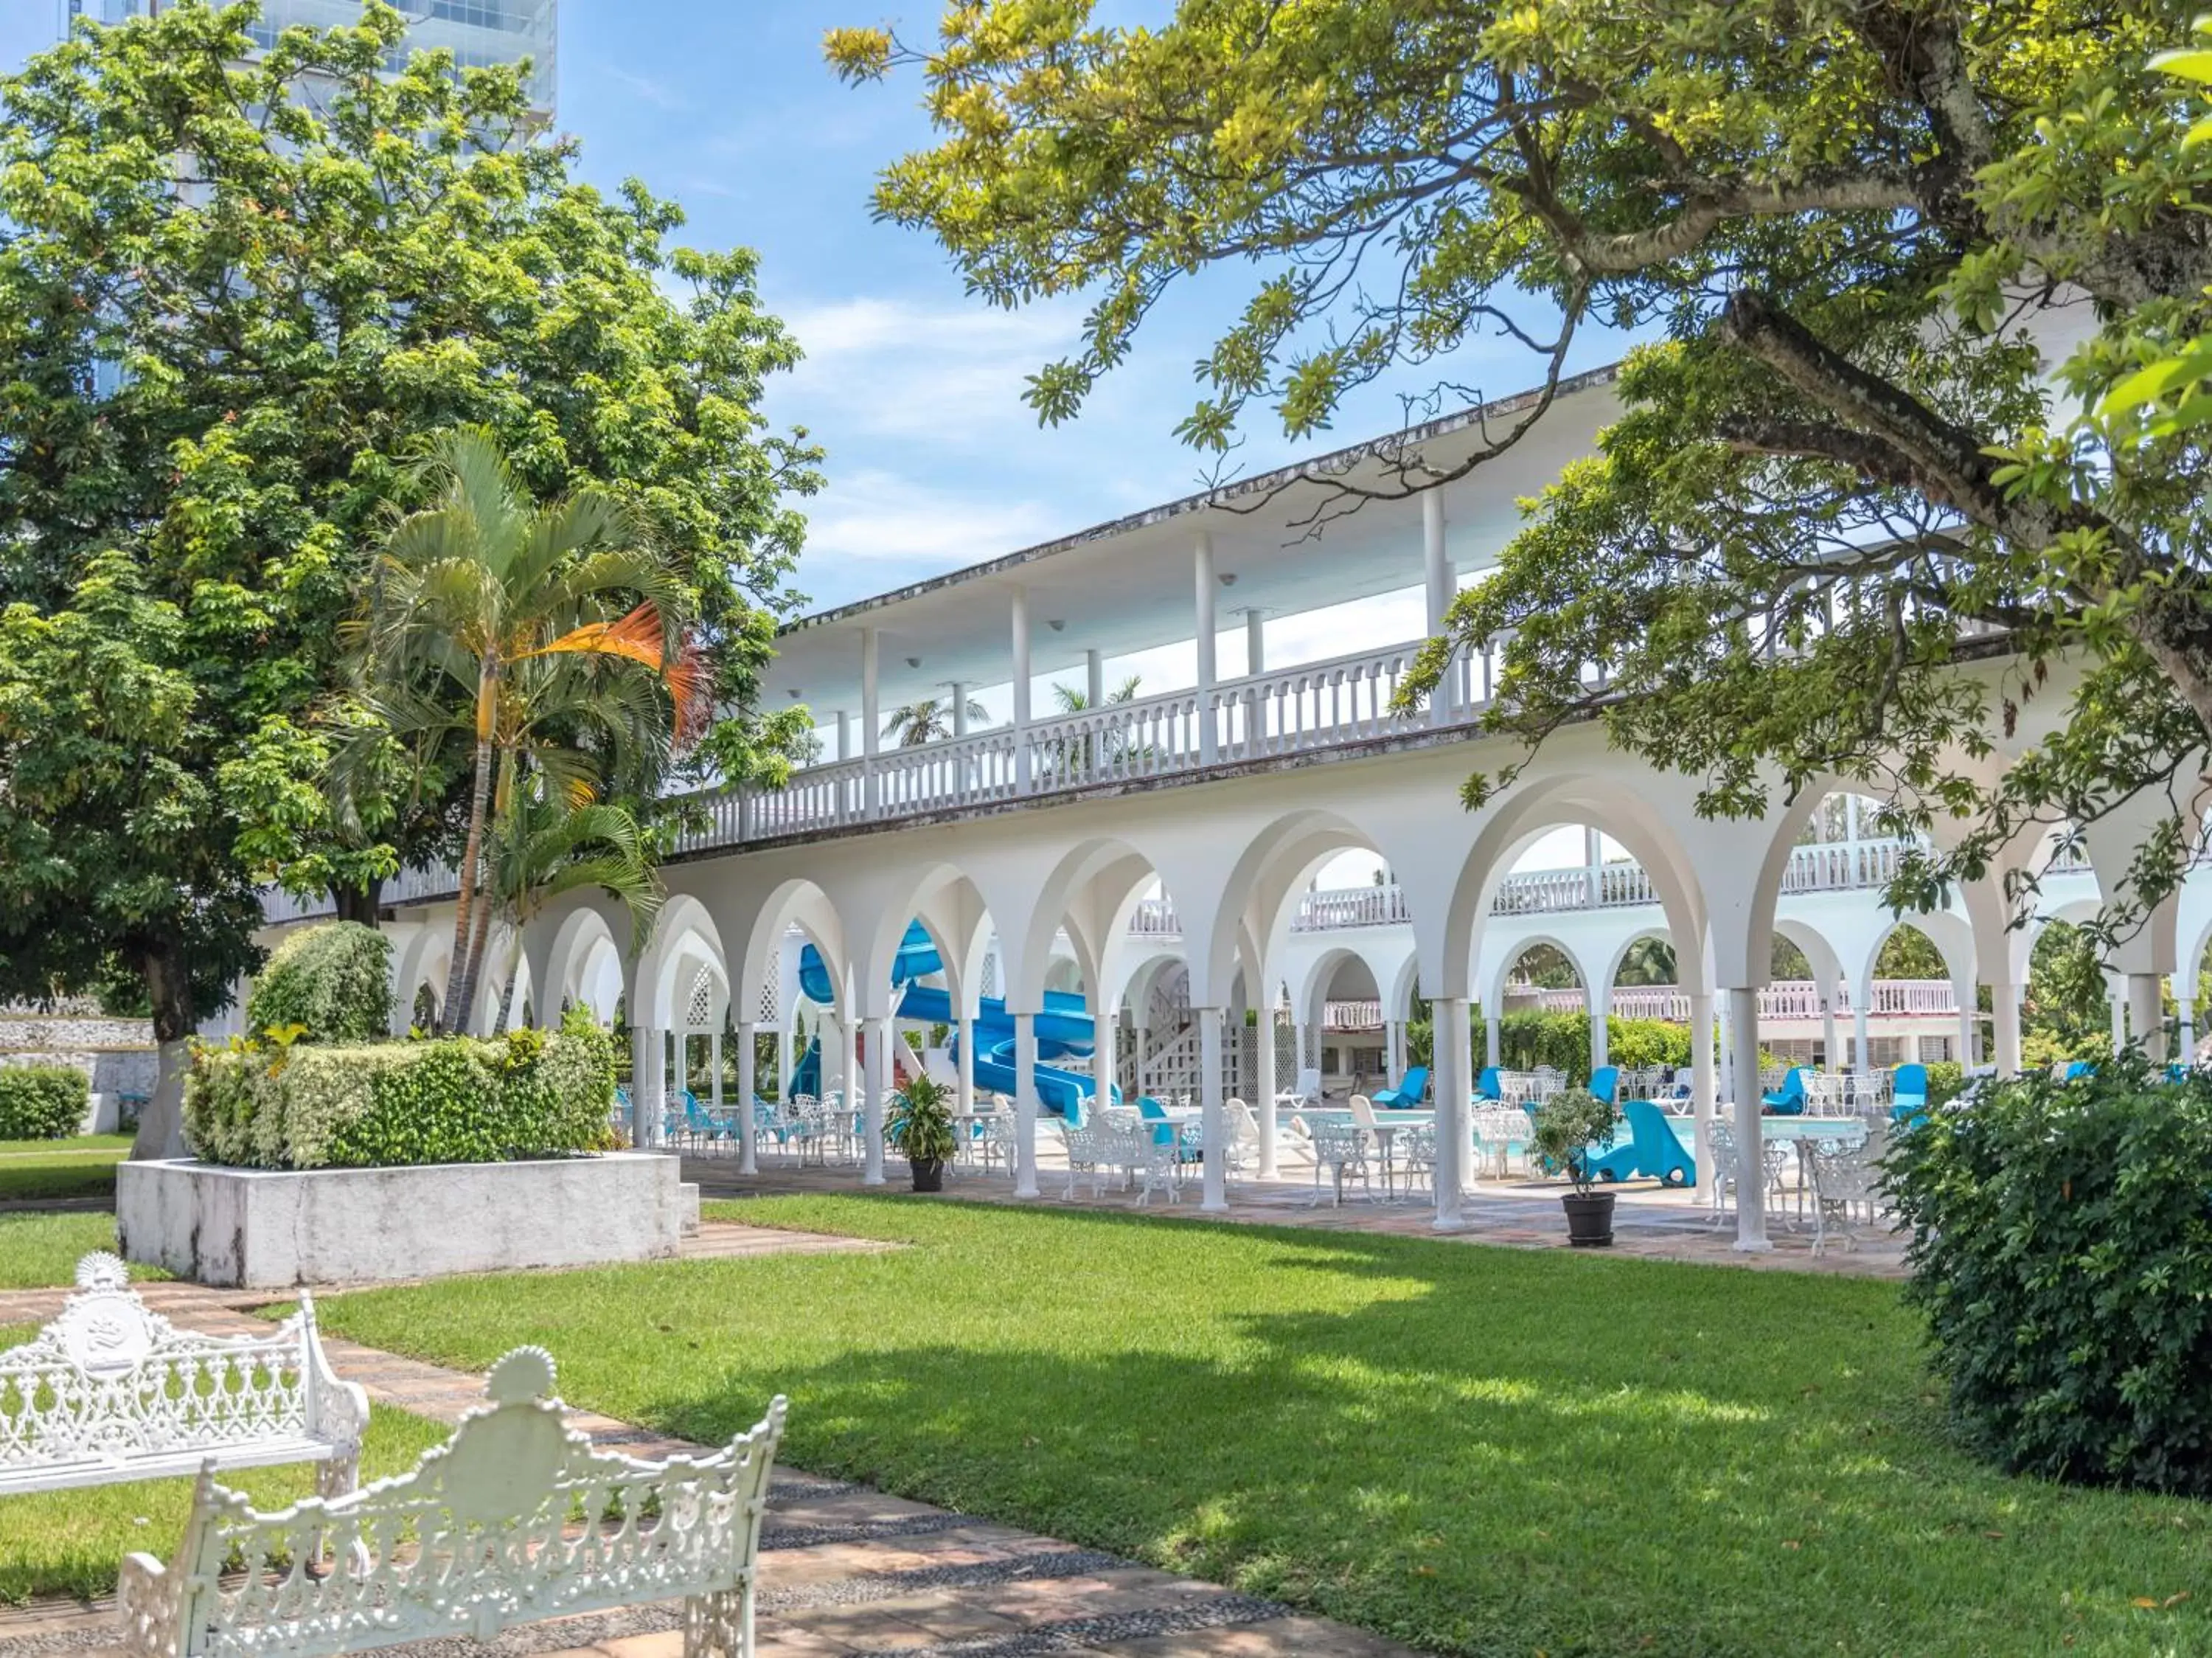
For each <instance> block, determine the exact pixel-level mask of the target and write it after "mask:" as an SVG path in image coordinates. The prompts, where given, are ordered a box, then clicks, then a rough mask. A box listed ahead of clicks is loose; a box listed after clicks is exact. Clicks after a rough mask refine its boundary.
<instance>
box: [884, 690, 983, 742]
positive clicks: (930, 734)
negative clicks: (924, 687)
mask: <svg viewBox="0 0 2212 1658" xmlns="http://www.w3.org/2000/svg"><path fill="white" fill-rule="evenodd" d="M967 714H968V720H969V723H971V724H972V723H974V722H975V721H977V720H987V719H988V718H990V717H991V716H990V715H989V714H988V713H987V712H986V711H985V710H984V707H983V704H981V703H979V702H977V701H976V700H975V698H973V697H970V698H969V699H968V710H967ZM952 727H953V718H952V699H951V698H950V697H924V698H921V700H920V701H919V702H911V703H908V704H907V705H906V706H905V707H903V708H894V709H893V710H891V713H890V718H889V719H887V720H885V721H884V735H885V736H886V737H896V738H897V739H898V746H899V747H901V748H919V747H921V746H922V744H924V743H926V742H936V741H939V740H940V739H942V738H945V737H949V736H951V735H952Z"/></svg>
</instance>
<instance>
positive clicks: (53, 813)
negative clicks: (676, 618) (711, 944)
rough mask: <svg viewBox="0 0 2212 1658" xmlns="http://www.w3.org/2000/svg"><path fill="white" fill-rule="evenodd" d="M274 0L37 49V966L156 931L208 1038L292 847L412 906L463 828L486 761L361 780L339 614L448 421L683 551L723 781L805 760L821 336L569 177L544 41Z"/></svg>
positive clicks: (10, 784) (19, 559) (166, 11)
mask: <svg viewBox="0 0 2212 1658" xmlns="http://www.w3.org/2000/svg"><path fill="white" fill-rule="evenodd" d="M255 16H256V13H255V10H254V9H253V8H252V6H250V5H239V6H232V7H228V8H226V9H220V10H218V9H214V8H212V7H210V6H208V5H205V4H201V3H192V0H185V3H179V4H176V5H170V6H163V7H161V8H160V9H158V13H157V15H154V16H152V17H149V18H139V19H134V20H132V21H128V22H125V23H123V24H120V25H118V26H116V27H105V28H104V27H98V26H96V25H93V24H89V23H84V22H80V23H79V24H78V26H77V27H76V33H75V34H73V35H72V36H71V38H70V40H68V41H67V42H66V43H65V44H64V45H62V46H58V47H56V48H55V49H53V50H52V51H50V52H45V53H42V54H40V56H38V57H36V58H33V60H32V61H31V63H30V64H29V66H28V67H27V69H26V70H24V71H23V72H22V73H21V74H20V75H17V76H12V77H9V78H8V79H6V80H4V81H0V362H4V363H6V364H7V375H6V380H5V384H4V390H0V630H4V635H5V639H6V644H5V648H4V649H0V848H4V849H5V850H4V855H0V995H8V994H32V995H38V994H43V993H46V992H47V991H51V990H52V989H55V988H58V987H75V986H77V985H81V984H83V983H84V982H86V980H87V978H88V976H90V975H92V974H94V973H95V972H99V971H101V970H102V968H103V964H105V966H106V967H108V968H112V966H114V965H115V964H116V963H118V961H119V962H120V964H121V965H122V966H124V967H125V969H126V970H127V971H128V972H131V973H133V974H136V975H139V976H142V977H143V978H146V979H147V981H148V984H149V991H150V992H151V995H152V999H153V1002H154V1007H155V1024H156V1029H157V1032H158V1033H160V1034H161V1037H162V1039H164V1040H165V1041H173V1040H174V1039H178V1038H180V1037H181V1036H182V1035H183V1034H184V1033H185V1032H186V1031H188V1030H189V1029H190V1028H191V1025H192V1023H193V1022H194V1021H196V1020H197V1018H199V1017H202V1016H204V1015H207V1014H209V1013H210V1012H213V1011H216V1010H218V1009H220V1008H221V1007H222V1005H223V1003H224V1002H225V1001H226V1000H227V998H228V988H227V987H228V984H229V982H230V980H231V978H233V977H234V975H235V974H236V973H237V972H240V971H241V970H243V969H245V968H247V967H250V966H251V965H252V960H253V957H254V954H255V953H254V951H253V948H252V943H251V940H250V936H249V935H250V929H251V928H252V926H253V925H255V924H257V923H258V918H259V917H258V904H257V903H256V901H255V899H254V895H253V887H254V885H255V883H256V881H258V880H260V879H262V878H264V877H265V876H267V875H270V874H271V873H278V872H282V873H283V874H284V875H286V877H287V879H288V880H289V881H290V882H291V883H292V884H294V885H295V886H304V885H315V884H320V883H324V882H327V883H330V884H331V885H333V886H335V887H338V888H339V889H341V891H342V892H350V893H354V894H355V895H356V902H355V905H353V906H352V908H353V911H354V912H356V913H357V912H359V909H360V907H361V900H362V898H364V897H367V898H371V899H373V894H374V881H375V879H376V878H377V877H378V876H379V875H382V874H386V873H388V872H389V870H390V869H392V866H393V863H394V861H395V859H396V860H397V861H398V862H400V863H418V862H428V861H430V860H431V859H433V858H435V857H438V856H449V855H451V854H452V853H453V851H455V850H458V834H457V829H458V827H459V825H460V824H461V823H462V821H463V820H464V819H465V808H466V804H467V800H468V789H467V786H466V785H467V782H468V774H469V771H470V767H469V765H467V764H466V758H467V757H466V756H465V754H464V755H463V756H462V757H461V759H460V760H459V762H458V763H456V762H455V761H454V759H453V756H452V754H451V753H450V752H447V751H440V752H438V753H420V754H416V755H415V756H413V757H412V763H411V764H410V763H402V764H399V765H397V766H396V767H395V768H394V770H393V771H392V773H391V774H390V775H389V776H387V777H385V778H384V779H383V780H382V781H381V783H380V784H379V785H378V786H376V787H374V788H370V789H367V790H366V791H365V792H364V793H362V794H360V795H356V797H355V798H353V799H352V800H351V801H350V802H345V803H344V809H343V810H341V811H337V812H333V810H332V808H331V801H330V798H329V795H328V793H327V791H326V790H325V789H323V788H322V786H321V781H320V779H321V776H322V773H323V771H324V768H325V764H326V762H327V760H328V759H329V757H330V755H331V752H332V750H333V748H334V747H336V746H337V745H338V744H339V743H340V742H341V741H343V740H344V737H345V733H346V731H347V729H348V728H349V725H356V724H358V722H359V721H360V719H361V718H362V715H361V713H360V710H359V709H358V708H357V706H355V705H354V704H350V703H349V700H348V698H347V693H348V692H349V689H350V686H349V680H348V676H347V672H346V668H345V654H344V651H343V648H342V646H341V644H340V641H339V635H340V631H341V624H342V622H343V620H344V619H346V618H347V617H348V616H349V615H350V614H351V613H353V611H354V608H355V607H356V602H357V600H358V597H359V594H360V592H361V590H362V582H363V581H364V578H365V576H366V573H367V572H368V569H369V567H370V564H371V560H372V558H373V555H374V551H375V550H376V549H377V548H378V547H379V546H381V545H382V541H383V538H384V536H385V534H386V530H387V528H388V522H387V520H388V517H389V515H390V514H391V513H392V512H393V511H394V510H395V509H399V508H404V507H408V506H411V505H414V504H416V502H415V500H414V499H413V498H412V497H411V496H410V491H411V490H413V489H414V488H416V484H415V482H414V481H413V479H414V469H415V463H416V461H417V460H419V459H420V458H421V454H422V450H423V449H424V448H425V447H426V446H427V444H428V440H429V438H430V437H431V436H432V435H433V434H435V433H437V432H440V431H442V430H448V429H450V428H453V427H454V426H456V425H459V424H478V425H482V426H483V427H485V428H487V429H489V430H490V431H492V432H493V433H495V434H496V435H497V437H498V439H499V441H500V442H501V445H502V446H503V447H504V448H505V449H506V451H507V454H508V455H509V456H510V457H511V459H512V462H513V466H514V468H515V470H516V472H517V473H518V475H519V476H520V479H521V480H522V482H523V484H524V485H525V486H526V487H527V488H528V490H529V491H531V492H532V494H533V495H535V496H537V497H554V496H557V495H560V494H562V493H564V492H566V491H569V490H570V489H572V488H573V487H574V486H576V485H581V484H584V483H586V482H588V483H591V484H592V485H595V486H596V487H597V488H598V489H599V490H600V491H604V492H605V494H606V495H608V496H610V497H612V498H613V499H615V500H616V501H617V502H619V503H621V505H622V507H623V509H624V511H625V512H626V513H627V514H629V515H630V516H631V517H632V518H634V519H635V521H637V522H638V523H639V524H641V526H643V527H644V530H645V533H647V535H649V537H650V539H651V540H652V542H653V545H654V546H656V547H658V548H659V549H660V550H661V551H662V552H664V553H665V556H666V558H668V560H669V561H670V563H671V565H672V567H673V568H674V570H676V572H677V579H678V582H680V584H681V586H682V587H683V588H684V590H685V605H684V608H685V611H686V613H687V614H688V615H689V616H690V617H691V618H692V619H694V631H695V634H696V643H697V644H698V646H699V648H700V649H701V651H702V660H703V662H704V671H705V672H706V673H707V674H708V676H709V679H710V683H711V688H712V692H713V706H714V709H715V710H716V712H717V714H718V715H719V716H720V717H719V719H718V721H717V722H716V724H715V726H714V729H713V730H712V731H711V732H709V733H708V735H707V736H706V737H705V739H704V740H703V741H702V742H701V743H700V744H699V745H698V746H697V747H696V748H695V749H693V750H692V751H691V760H690V764H691V765H692V766H693V767H694V768H695V770H696V774H698V775H702V776H704V775H708V774H713V775H716V776H721V777H741V776H744V775H748V774H752V773H762V772H765V773H767V774H769V775H771V776H773V775H775V774H777V773H778V772H779V771H781V768H782V767H783V766H784V765H785V764H786V763H787V761H786V756H787V753H788V752H789V751H790V749H791V747H792V745H793V743H794V742H795V741H797V739H798V738H799V736H800V735H802V734H801V729H800V728H801V726H802V725H803V717H802V716H799V714H798V713H797V712H795V711H793V710H781V711H779V712H777V713H775V714H774V715H766V714H763V713H761V712H758V711H757V710H755V709H754V707H753V696H754V692H755V691H756V689H757V676H758V674H759V672H760V670H761V667H762V666H763V663H764V661H765V660H766V658H767V655H768V654H769V647H770V643H771V640H772V638H773V632H774V625H775V618H776V615H777V614H778V613H779V612H780V611H781V610H782V609H783V608H784V607H787V605H788V603H789V602H790V601H791V598H792V595H790V594H788V592H787V579H788V576H789V572H790V570H791V568H792V564H793V558H794V557H795V555H796V552H797V550H798V547H799V542H800V538H801V534H802V529H803V524H802V521H801V519H800V517H799V515H798V514H797V513H796V512H794V511H793V509H792V506H791V504H790V503H791V497H793V496H797V495H804V494H806V493H809V492H811V491H812V490H813V489H814V488H815V487H816V485H817V473H816V472H815V465H816V462H817V459H818V454H817V451H816V450H815V449H814V448H811V446H810V445H809V444H808V442H806V440H805V434H804V433H795V434H791V435H778V434H776V433H775V432H772V431H771V430H769V428H768V427H767V425H766V424H765V423H764V421H763V418H762V416H761V414H760V412H759V405H760V402H761V398H762V393H763V384H764V382H765V381H766V379H767V377H768V376H769V375H773V374H775V373H776V372H778V371H780V370H782V369H787V368H789V367H790V366H791V365H792V364H793V363H794V362H795V361H796V359H797V356H798V351H797V347H796V346H795V344H793V341H792V340H791V338H790V337H789V336H788V335H787V332H785V330H784V329H783V328H782V326H781V324H779V323H778V322H777V321H776V320H775V318H773V317H772V316H770V315H769V314H766V313H765V312H763V310H762V308H760V305H759V302H758V299H757V294H756V291H755V286H754V282H755V271H756V260H755V258H754V256H753V255H752V254H751V253H750V252H747V251H745V250H743V249H738V250H732V251H729V252H720V253H718V252H706V251H696V250H690V249H686V248H683V247H678V246H676V245H674V243H673V242H672V241H671V237H672V236H673V235H674V234H675V233H676V232H677V230H678V227H679V226H680V225H681V223H682V222H683V221H682V215H681V213H680V212H679V211H678V209H677V208H676V207H675V206H674V205H673V204H671V203H668V202H665V201H662V200H659V199H657V198H654V197H653V195H651V194H650V193H649V192H647V191H646V190H645V189H644V188H643V187H642V186H638V185H636V184H635V183H633V184H629V185H627V186H624V187H623V189H622V190H621V191H620V192H617V193H616V194H614V195H612V196H609V195H607V194H605V193H603V192H600V191H599V190H597V189H595V188H593V187H592V186H588V185H586V184H583V183H581V182H579V181H578V180H576V179H574V177H572V176H571V169H572V168H573V166H574V162H575V158H576V150H575V148H574V145H573V143H569V142H568V141H565V140H560V141H556V140H554V139H552V138H550V137H548V136H546V135H544V134H543V133H542V132H539V131H538V130H537V128H536V125H535V124H534V122H533V119H532V117H531V115H530V113H529V111H528V107H527V101H526V98H525V96H524V94H523V91H522V88H521V84H520V76H519V75H518V74H517V72H516V71H515V70H513V69H511V68H495V69H470V70H457V69H456V67H455V65H454V64H453V60H452V57H451V55H450V54H449V53H442V52H432V53H426V54H418V55H416V57H414V58H412V59H410V60H409V61H408V62H407V63H406V64H404V66H402V67H400V68H398V70H396V71H395V70H393V69H392V58H393V57H394V56H395V54H396V53H397V52H398V50H399V49H400V46H401V42H402V40H403V36H404V24H403V22H402V20H401V18H400V15H399V14H398V12H396V11H394V10H392V9H391V8H389V7H388V6H386V5H383V4H381V3H374V0H372V3H369V4H368V5H367V6H366V7H365V8H364V10H363V12H362V20H361V21H360V23H359V25H358V26H356V27H347V28H341V29H335V30H330V31H315V30H310V29H304V28H294V29H288V30H286V31H284V32H283V34H281V35H280V36H278V37H276V40H275V42H274V44H273V45H267V46H257V44H256V41H255V40H254V38H253V37H252V36H251V35H249V34H248V33H247V30H248V27H249V25H250V24H252V22H253V20H254V18H255Z"/></svg>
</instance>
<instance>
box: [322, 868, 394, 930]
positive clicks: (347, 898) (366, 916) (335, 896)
mask: <svg viewBox="0 0 2212 1658" xmlns="http://www.w3.org/2000/svg"><path fill="white" fill-rule="evenodd" d="M383 887H384V883H383V881H380V880H379V879H377V878H376V877H375V876H374V875H372V876H370V877H369V878H368V880H367V881H363V882H362V884H361V885H360V886H358V887H331V903H332V904H334V905H336V906H337V916H338V919H339V920H340V921H357V922H359V923H361V924H362V926H364V927H374V925H376V910H377V903H378V898H379V895H380V893H381V892H382V891H383Z"/></svg>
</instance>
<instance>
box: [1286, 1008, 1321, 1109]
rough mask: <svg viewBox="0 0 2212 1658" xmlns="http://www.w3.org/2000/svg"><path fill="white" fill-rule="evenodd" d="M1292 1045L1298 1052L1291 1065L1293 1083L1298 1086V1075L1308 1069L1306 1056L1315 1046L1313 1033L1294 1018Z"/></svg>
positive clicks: (1292, 1022)
mask: <svg viewBox="0 0 2212 1658" xmlns="http://www.w3.org/2000/svg"><path fill="white" fill-rule="evenodd" d="M1312 1045H1313V1044H1312V1035H1311V1033H1310V1031H1309V1030H1308V1029H1307V1028H1306V1026H1305V1024H1304V1021H1302V1020H1298V1019H1296V1018H1293V1019H1292V1020H1291V1046H1292V1047H1293V1048H1295V1049H1297V1057H1296V1058H1295V1059H1294V1060H1293V1061H1292V1063H1291V1084H1292V1085H1293V1086H1296V1084H1297V1080H1298V1073H1299V1072H1300V1071H1302V1070H1304V1069H1305V1068H1306V1054H1307V1053H1308V1051H1310V1049H1311V1047H1312ZM1316 1091H1318V1090H1316ZM1318 1103H1319V1102H1318V1101H1316V1104H1318Z"/></svg>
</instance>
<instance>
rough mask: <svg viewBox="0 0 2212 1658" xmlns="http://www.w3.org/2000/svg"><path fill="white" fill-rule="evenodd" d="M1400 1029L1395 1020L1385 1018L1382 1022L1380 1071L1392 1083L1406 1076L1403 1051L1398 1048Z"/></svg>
mask: <svg viewBox="0 0 2212 1658" xmlns="http://www.w3.org/2000/svg"><path fill="white" fill-rule="evenodd" d="M1402 1028H1403V1027H1401V1026H1400V1024H1399V1023H1398V1021H1396V1020H1395V1019H1391V1018H1389V1017H1385V1018H1384V1019H1383V1072H1384V1075H1385V1076H1387V1077H1388V1078H1389V1080H1390V1081H1392V1082H1395V1081H1396V1079H1398V1078H1399V1077H1401V1076H1404V1075H1405V1074H1406V1058H1405V1050H1404V1049H1403V1048H1401V1046H1399V1041H1400V1034H1399V1033H1400V1032H1401V1029H1402Z"/></svg>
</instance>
